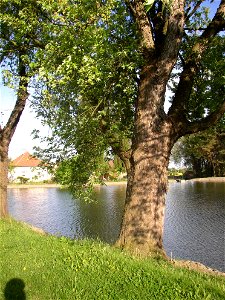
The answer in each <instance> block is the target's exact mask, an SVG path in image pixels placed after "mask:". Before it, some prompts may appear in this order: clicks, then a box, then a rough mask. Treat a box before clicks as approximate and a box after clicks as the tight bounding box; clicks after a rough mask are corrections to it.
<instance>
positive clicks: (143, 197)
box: [117, 70, 178, 255]
mask: <svg viewBox="0 0 225 300" xmlns="http://www.w3.org/2000/svg"><path fill="white" fill-rule="evenodd" d="M152 74H154V73H153V72H150V73H149V72H148V70H147V71H146V70H144V72H143V76H142V77H141V81H140V87H139V97H138V109H137V116H136V123H135V134H134V137H135V138H134V140H133V145H132V155H131V160H130V161H131V172H130V176H129V178H128V186H127V195H126V203H125V212H124V217H123V223H122V229H121V233H120V237H119V240H118V241H117V244H118V245H119V246H121V247H124V248H129V249H130V250H132V251H135V252H140V253H141V254H142V255H143V254H144V255H149V254H151V253H155V252H157V253H158V252H163V246H162V235H163V220H164V208H165V194H166V191H167V184H168V179H167V168H168V164H169V157H170V153H171V149H172V147H173V145H174V143H175V141H176V140H177V137H178V136H177V135H176V132H175V131H174V129H173V126H172V123H171V122H170V120H169V119H168V118H167V117H166V115H165V113H164V110H163V107H162V105H161V103H163V102H164V94H165V82H166V79H165V81H164V82H163V80H162V81H160V80H157V79H156V78H151V77H152Z"/></svg>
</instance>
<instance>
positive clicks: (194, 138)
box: [172, 121, 225, 177]
mask: <svg viewBox="0 0 225 300" xmlns="http://www.w3.org/2000/svg"><path fill="white" fill-rule="evenodd" d="M172 158H173V160H174V161H175V162H176V163H179V162H180V161H182V162H183V164H185V165H186V167H188V168H191V169H192V170H193V171H194V174H195V176H196V177H210V176H224V174H225V134H224V122H222V121H221V122H219V123H218V125H217V126H215V127H213V128H210V129H208V130H206V131H204V132H201V133H197V134H193V135H190V136H188V137H184V138H182V139H181V140H180V141H178V142H177V144H176V146H175V147H174V148H173V150H172Z"/></svg>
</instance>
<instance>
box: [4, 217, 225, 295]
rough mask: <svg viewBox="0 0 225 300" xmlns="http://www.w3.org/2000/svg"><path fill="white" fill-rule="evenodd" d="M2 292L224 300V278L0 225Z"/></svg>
mask: <svg viewBox="0 0 225 300" xmlns="http://www.w3.org/2000/svg"><path fill="white" fill-rule="evenodd" d="M0 232H1V243H2V249H1V252H0V261H1V267H2V272H1V279H0V280H1V291H0V297H1V298H4V288H5V286H6V284H7V282H8V281H9V280H11V279H12V278H18V279H20V281H21V282H22V283H23V284H24V293H25V294H26V298H27V299H39V300H42V299H43V300H45V299H69V300H70V299H82V300H87V299H91V300H93V299H96V300H97V299H107V300H110V299H113V300H116V299H118V300H121V299H128V300H131V299H159V300H160V299H163V300H164V299H168V300H169V299H171V300H172V299H173V300H174V299H179V300H180V299H185V300H186V299H190V300H194V299H199V300H200V299H213V300H216V299H218V300H219V299H220V300H221V299H224V293H225V290H224V286H225V285H224V278H223V277H219V276H217V277H216V276H212V275H206V274H202V273H198V272H196V271H190V270H188V269H184V268H176V267H174V266H173V265H172V264H171V263H169V262H167V261H165V260H163V259H158V260H157V259H152V258H149V259H139V258H135V257H131V256H130V255H129V254H127V253H125V252H121V251H120V250H118V249H114V248H112V247H109V246H108V245H106V244H103V243H101V242H97V241H95V242H94V241H88V240H84V241H72V240H69V239H67V238H64V237H61V238H57V237H54V236H49V235H41V234H39V233H37V232H34V231H33V230H31V229H30V228H29V227H28V226H27V225H25V224H21V223H18V222H15V221H13V220H8V221H0Z"/></svg>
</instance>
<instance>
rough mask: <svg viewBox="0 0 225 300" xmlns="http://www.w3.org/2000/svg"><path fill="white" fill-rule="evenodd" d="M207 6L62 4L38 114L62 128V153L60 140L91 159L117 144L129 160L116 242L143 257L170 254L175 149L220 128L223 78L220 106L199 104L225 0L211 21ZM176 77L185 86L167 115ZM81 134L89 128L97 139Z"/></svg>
mask: <svg viewBox="0 0 225 300" xmlns="http://www.w3.org/2000/svg"><path fill="white" fill-rule="evenodd" d="M203 2H204V1H203V0H202V1H201V0H200V1H184V0H173V1H140V0H139V1H138V0H130V1H129V0H124V1H116V0H115V1H108V2H107V3H105V2H101V1H99V2H96V1H93V2H92V1H89V2H88V4H87V3H86V2H85V1H84V2H82V3H80V5H78V4H77V3H76V2H73V1H69V2H68V3H67V1H63V8H61V9H60V10H59V11H60V13H59V15H58V16H59V19H60V21H59V22H58V27H59V28H60V30H59V29H58V31H57V29H56V28H55V32H56V31H57V34H56V33H55V34H54V36H57V41H56V40H54V41H52V43H51V45H50V46H49V47H48V51H47V53H45V55H46V56H45V57H43V60H44V61H45V67H43V69H42V78H43V77H44V78H46V80H45V81H44V83H43V89H42V95H41V97H40V98H42V102H41V104H40V105H41V108H40V109H39V113H40V114H42V115H43V116H45V117H47V118H49V120H48V122H49V123H50V124H51V125H52V127H53V133H54V136H53V137H52V141H51V142H52V146H53V148H54V149H55V147H54V145H55V146H56V145H58V144H59V143H58V142H59V141H56V140H57V137H60V142H61V143H62V141H63V145H64V146H65V147H64V149H63V152H61V153H64V154H68V153H69V151H68V149H71V148H73V149H75V150H74V151H73V155H77V154H79V155H85V154H84V153H85V146H86V148H88V147H93V149H100V148H101V147H102V148H101V149H105V148H106V147H108V146H109V145H111V148H112V149H113V150H114V151H115V152H116V151H117V152H118V153H117V154H118V155H119V154H121V155H119V156H121V158H122V159H125V160H126V161H128V163H127V166H128V167H127V169H128V170H129V172H128V173H129V174H128V175H129V176H128V184H127V194H126V203H125V211H124V216H123V223H122V228H121V233H120V236H119V239H118V242H117V244H118V245H119V246H121V247H125V248H132V249H134V250H135V251H139V252H140V253H146V254H149V253H155V252H161V251H163V246H162V233H163V220H164V208H165V194H166V191H167V167H168V163H169V157H170V153H171V149H172V147H173V145H174V144H175V142H176V141H177V140H178V139H179V138H180V137H182V136H185V135H187V134H191V133H196V132H198V131H202V130H205V129H207V128H208V127H210V126H212V125H214V124H215V123H216V122H217V121H218V120H219V119H220V118H221V117H222V116H223V115H224V112H225V102H224V94H223V93H222V94H221V93H220V92H218V91H219V90H223V89H222V82H221V81H220V80H216V81H215V83H216V85H214V88H215V90H216V91H217V94H216V99H215V101H214V105H213V106H211V110H208V109H205V108H207V106H205V101H204V98H200V99H199V100H198V101H197V102H196V101H194V99H197V98H196V97H194V94H195V95H197V90H196V88H197V87H198V86H200V80H197V79H199V74H200V73H201V72H203V73H204V74H206V73H205V70H204V68H203V69H202V68H201V64H202V63H204V61H205V59H206V57H207V55H208V53H210V51H211V50H212V49H213V47H215V43H216V42H217V38H216V37H217V36H218V35H219V33H220V32H221V31H222V30H224V27H225V18H224V14H225V1H224V0H221V1H220V3H219V4H218V7H217V10H216V12H215V15H214V17H213V18H212V19H208V18H207V17H206V12H207V10H206V9H204V8H202V10H201V5H202V3H203ZM71 3H72V4H71ZM214 4H215V3H214ZM58 5H60V4H58ZM81 12H82V13H81ZM201 13H202V16H203V17H201ZM221 39H223V37H221ZM221 51H222V50H221ZM56 52H57V53H56ZM220 53H221V55H222V56H223V55H224V54H222V52H220ZM49 57H51V60H50V59H49ZM174 74H175V75H174ZM171 77H176V78H177V81H176V82H177V83H176V84H175V85H174V88H173V92H174V95H173V97H172V99H171V107H170V109H169V111H168V113H166V112H165V111H164V103H165V94H166V87H167V85H168V84H169V83H170V79H171ZM42 82H43V81H42ZM200 91H202V88H201V89H200ZM37 98H38V97H37ZM36 105H37V103H36ZM202 108H203V110H201V109H202ZM200 110H201V113H200ZM123 112H124V114H123ZM197 112H198V114H197ZM68 120H70V121H71V122H68ZM114 120H115V122H114ZM60 121H61V124H60ZM112 125H113V126H112ZM126 128H129V130H126ZM71 132H73V139H71V138H70V136H71ZM80 132H87V133H88V137H90V139H89V138H88V139H86V138H85V135H84V134H81V133H80ZM69 133H70V134H69ZM56 136H57V137H56ZM131 137H132V138H131ZM129 138H131V140H132V142H131V143H129ZM124 139H125V140H128V142H126V143H125V144H126V145H129V146H131V147H130V148H129V147H128V148H127V147H126V149H125V150H124V149H122V147H120V145H122V144H123V143H121V141H122V140H124ZM55 142H56V143H55ZM54 143H55V144H54ZM71 146H72V147H71ZM59 150H60V149H59ZM61 150H62V147H61ZM88 152H89V153H90V149H88ZM97 152H98V151H97ZM122 154H123V155H122Z"/></svg>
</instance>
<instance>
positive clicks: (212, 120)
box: [185, 100, 225, 134]
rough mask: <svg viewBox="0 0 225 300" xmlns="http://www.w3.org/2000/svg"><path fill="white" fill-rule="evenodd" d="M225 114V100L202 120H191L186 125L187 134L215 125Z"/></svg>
mask: <svg viewBox="0 0 225 300" xmlns="http://www.w3.org/2000/svg"><path fill="white" fill-rule="evenodd" d="M224 114H225V100H224V101H223V103H222V104H221V105H220V106H219V107H218V108H217V110H215V111H214V112H212V113H211V114H209V115H208V116H207V117H205V118H204V119H202V120H200V121H195V122H190V123H189V124H188V126H187V127H186V132H185V134H190V133H196V132H198V131H202V130H206V129H208V128H209V127H210V126H213V125H215V124H216V123H217V122H218V121H219V120H220V119H221V117H222V116H223V115H224Z"/></svg>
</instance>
